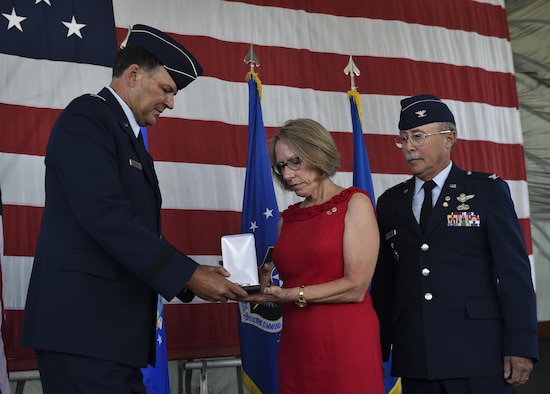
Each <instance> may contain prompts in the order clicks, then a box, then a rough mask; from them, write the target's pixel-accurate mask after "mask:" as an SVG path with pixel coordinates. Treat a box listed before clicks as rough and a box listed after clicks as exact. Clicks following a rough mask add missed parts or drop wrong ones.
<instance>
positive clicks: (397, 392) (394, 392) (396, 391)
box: [388, 378, 401, 394]
mask: <svg viewBox="0 0 550 394" xmlns="http://www.w3.org/2000/svg"><path fill="white" fill-rule="evenodd" d="M388 394H401V378H398V379H397V382H395V385H394V386H393V388H392V389H391V390H390V391H389V392H388Z"/></svg>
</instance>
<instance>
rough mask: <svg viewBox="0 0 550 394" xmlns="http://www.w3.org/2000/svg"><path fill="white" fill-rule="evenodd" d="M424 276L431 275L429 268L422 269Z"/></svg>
mask: <svg viewBox="0 0 550 394" xmlns="http://www.w3.org/2000/svg"><path fill="white" fill-rule="evenodd" d="M422 275H424V276H428V275H430V270H429V269H428V268H422Z"/></svg>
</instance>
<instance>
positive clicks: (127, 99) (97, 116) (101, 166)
mask: <svg viewBox="0 0 550 394" xmlns="http://www.w3.org/2000/svg"><path fill="white" fill-rule="evenodd" d="M123 46H124V47H123V49H122V50H121V51H120V52H119V53H118V55H117V57H116V59H115V61H114V65H113V78H112V81H111V83H110V86H109V87H106V88H104V89H103V90H101V91H100V92H99V93H98V94H87V95H84V96H81V97H79V98H77V99H75V100H73V101H72V102H71V103H70V104H69V105H68V107H67V108H66V109H65V110H64V111H63V112H62V113H61V115H60V116H59V118H58V119H57V121H56V123H55V125H54V127H53V129H52V132H51V135H50V138H49V141H48V146H47V149H46V158H45V163H46V203H45V207H44V213H43V217H42V224H41V228H40V234H39V237H38V244H37V247H36V254H35V260H34V265H33V269H32V275H31V279H30V285H29V291H28V295H27V302H26V307H25V315H24V321H23V329H22V339H21V343H22V345H24V346H28V347H32V348H35V349H36V356H37V361H38V367H39V369H40V377H41V380H42V386H43V390H44V393H46V394H47V393H53V394H59V393H130V392H132V393H145V386H144V385H143V382H142V374H141V371H140V368H144V367H146V366H147V364H148V363H149V364H151V365H154V363H155V342H154V341H155V322H156V307H157V296H158V294H161V295H162V296H163V297H164V298H165V299H167V300H171V299H172V298H174V297H178V298H180V299H181V300H182V301H190V300H191V299H192V298H193V297H194V296H195V295H197V296H199V297H201V298H203V299H206V300H209V301H221V302H226V301H227V300H228V299H236V298H237V297H238V296H245V295H246V292H245V291H244V290H242V289H241V288H240V286H238V285H237V284H234V283H232V282H231V281H229V280H228V279H227V277H228V276H229V274H228V272H227V271H226V270H225V269H223V268H222V267H209V266H202V265H199V264H197V263H196V262H195V261H193V260H192V259H191V258H189V257H188V256H186V255H185V254H183V253H182V252H180V251H178V250H177V249H176V248H175V247H174V246H172V245H171V244H170V243H168V242H167V241H166V239H164V238H163V236H162V230H161V224H160V222H161V214H160V211H161V195H160V190H159V186H158V179H157V176H156V174H155V170H154V167H153V161H152V158H151V156H150V155H149V154H148V153H147V151H146V149H145V146H144V143H143V139H142V136H141V133H140V126H152V125H154V124H155V123H156V121H157V118H158V117H159V115H160V114H161V113H162V112H163V111H164V110H165V109H167V108H168V109H172V108H173V107H174V96H175V94H176V93H177V92H178V90H180V89H183V88H184V87H185V86H187V85H188V84H189V83H191V82H192V81H193V80H195V79H196V78H197V77H198V76H199V75H201V74H202V69H201V67H200V65H199V63H198V62H197V60H196V59H195V58H194V57H193V56H192V55H191V53H189V52H188V51H187V50H186V49H185V48H184V47H183V46H182V45H181V44H179V43H178V42H177V41H176V40H174V39H173V38H171V37H170V36H168V35H167V34H165V33H163V32H160V31H158V30H156V29H154V28H152V27H149V26H145V25H135V26H134V27H133V28H132V29H131V31H130V32H129V35H128V37H127V40H126V42H125V43H123ZM182 329H185V327H182Z"/></svg>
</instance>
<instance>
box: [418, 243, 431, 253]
mask: <svg viewBox="0 0 550 394" xmlns="http://www.w3.org/2000/svg"><path fill="white" fill-rule="evenodd" d="M420 249H421V250H422V251H423V252H426V251H427V250H428V249H430V245H428V244H422V246H420Z"/></svg>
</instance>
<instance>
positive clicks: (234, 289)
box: [185, 265, 247, 302]
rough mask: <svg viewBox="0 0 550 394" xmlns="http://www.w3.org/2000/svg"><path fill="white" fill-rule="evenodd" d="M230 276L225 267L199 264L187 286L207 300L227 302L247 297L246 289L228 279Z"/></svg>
mask: <svg viewBox="0 0 550 394" xmlns="http://www.w3.org/2000/svg"><path fill="white" fill-rule="evenodd" d="M229 276H230V274H229V272H228V271H227V270H226V269H225V268H223V267H212V266H208V265H199V266H198V267H197V269H196V270H195V272H194V273H193V275H192V276H191V279H189V281H188V282H187V285H186V286H185V287H186V288H187V289H189V290H191V291H192V292H193V293H194V294H195V295H197V296H198V297H200V298H202V299H204V300H207V301H220V302H227V301H228V300H235V299H237V297H246V296H247V293H246V291H245V290H243V289H242V288H241V286H239V285H238V284H236V283H233V282H231V281H230V280H228V279H227V278H228V277H229Z"/></svg>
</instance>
